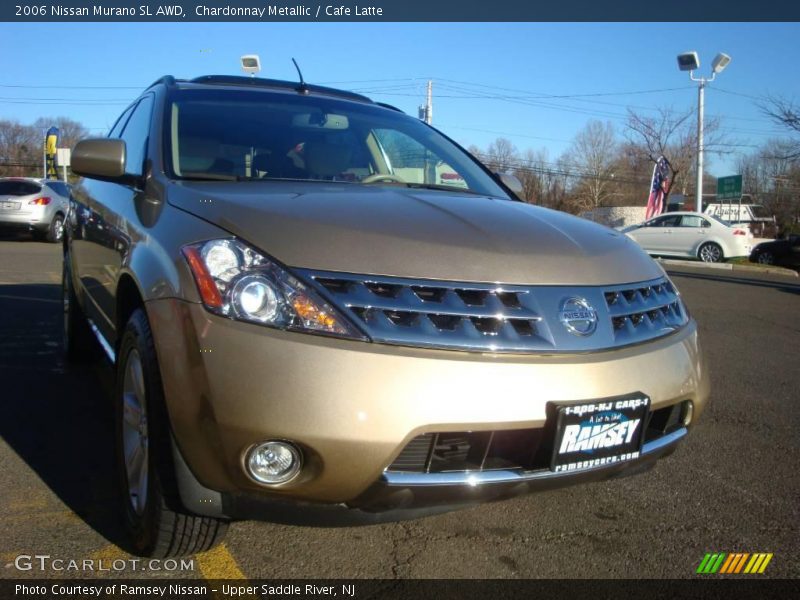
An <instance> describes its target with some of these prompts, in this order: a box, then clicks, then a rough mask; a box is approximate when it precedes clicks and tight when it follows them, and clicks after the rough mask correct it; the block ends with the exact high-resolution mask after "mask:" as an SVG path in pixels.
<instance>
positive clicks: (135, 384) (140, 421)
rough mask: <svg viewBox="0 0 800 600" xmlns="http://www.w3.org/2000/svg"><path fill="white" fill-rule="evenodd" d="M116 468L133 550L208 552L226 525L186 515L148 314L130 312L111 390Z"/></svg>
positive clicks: (141, 552) (142, 552)
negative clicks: (178, 484) (177, 477)
mask: <svg viewBox="0 0 800 600" xmlns="http://www.w3.org/2000/svg"><path fill="white" fill-rule="evenodd" d="M115 396H116V397H115V400H116V402H115V404H116V411H115V412H116V417H115V434H116V439H117V467H118V469H117V470H118V481H119V489H120V492H121V493H120V496H121V501H122V505H123V507H122V508H123V514H124V517H125V525H126V527H127V529H128V532H129V534H130V538H131V541H132V545H133V551H134V552H135V553H137V554H139V555H141V556H152V557H156V558H165V557H172V556H187V555H191V554H195V553H197V552H202V551H204V550H208V549H209V548H211V547H212V546H213V545H214V544H216V543H217V542H219V541H221V540H222V538H223V536H224V535H225V531H226V530H227V522H226V521H223V520H220V519H215V518H213V517H202V516H199V515H193V514H190V513H188V512H187V511H186V510H185V509H184V507H183V506H182V505H181V502H180V499H179V497H178V493H177V491H176V486H175V469H174V466H173V464H172V455H171V447H170V444H171V440H170V428H169V422H168V417H167V411H166V406H165V403H164V393H163V391H162V387H161V375H160V372H159V370H158V362H157V360H156V353H155V346H154V344H153V336H152V332H151V330H150V325H149V323H148V321H147V315H146V314H145V312H144V310H143V309H138V310H136V311H134V313H133V314H132V315H131V318H130V319H129V320H128V324H127V325H126V327H125V331H124V333H123V336H122V342H121V344H120V351H119V360H118V363H117V381H116V391H115Z"/></svg>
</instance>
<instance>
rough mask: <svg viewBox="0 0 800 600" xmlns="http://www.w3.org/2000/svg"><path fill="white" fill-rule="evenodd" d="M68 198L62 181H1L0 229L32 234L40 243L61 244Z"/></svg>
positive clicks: (17, 179)
mask: <svg viewBox="0 0 800 600" xmlns="http://www.w3.org/2000/svg"><path fill="white" fill-rule="evenodd" d="M69 194H70V191H69V187H68V185H67V184H66V183H64V182H63V181H56V180H50V179H31V178H26V177H3V178H0V228H2V229H17V230H23V231H30V232H31V233H33V235H34V237H36V238H38V239H46V240H47V241H48V242H60V241H61V238H62V237H63V235H64V221H65V219H66V215H67V211H68V209H69Z"/></svg>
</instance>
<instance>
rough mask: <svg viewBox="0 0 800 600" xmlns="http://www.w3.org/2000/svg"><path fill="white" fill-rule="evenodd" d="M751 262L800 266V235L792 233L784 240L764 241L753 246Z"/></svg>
mask: <svg viewBox="0 0 800 600" xmlns="http://www.w3.org/2000/svg"><path fill="white" fill-rule="evenodd" d="M750 262H755V263H761V264H763V265H782V266H785V267H795V268H797V267H800V235H790V236H789V237H788V238H786V239H783V240H775V241H773V242H764V243H763V244H759V245H758V246H756V247H755V248H753V252H752V253H751V254H750Z"/></svg>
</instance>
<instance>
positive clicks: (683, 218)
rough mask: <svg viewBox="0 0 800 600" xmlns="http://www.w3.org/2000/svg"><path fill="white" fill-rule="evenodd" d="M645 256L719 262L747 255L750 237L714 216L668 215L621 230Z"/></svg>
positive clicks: (684, 213)
mask: <svg viewBox="0 0 800 600" xmlns="http://www.w3.org/2000/svg"><path fill="white" fill-rule="evenodd" d="M622 231H623V232H624V233H625V234H627V235H628V236H629V237H631V238H633V239H634V240H636V241H637V242H638V243H639V245H640V246H641V247H642V248H644V249H645V250H646V251H647V252H648V254H654V255H660V256H677V257H681V258H699V259H700V260H702V261H704V262H720V261H723V260H725V259H726V258H733V257H736V256H749V255H750V250H751V247H752V245H753V234H752V233H750V231H748V229H747V228H746V227H736V226H731V225H729V224H728V223H726V222H725V221H721V220H719V219H717V218H716V217H712V216H709V215H703V214H700V213H695V212H670V213H665V214H663V215H659V216H657V217H653V218H652V219H650V220H649V221H645V222H644V223H640V224H639V225H633V226H631V227H626V228H625V229H623V230H622Z"/></svg>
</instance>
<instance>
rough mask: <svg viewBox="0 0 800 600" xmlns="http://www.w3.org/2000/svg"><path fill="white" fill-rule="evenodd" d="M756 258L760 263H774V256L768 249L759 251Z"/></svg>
mask: <svg viewBox="0 0 800 600" xmlns="http://www.w3.org/2000/svg"><path fill="white" fill-rule="evenodd" d="M757 260H758V262H759V263H760V264H762V265H774V264H775V257H774V256H773V255H772V252H768V251H764V252H759V253H758V258H757Z"/></svg>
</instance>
